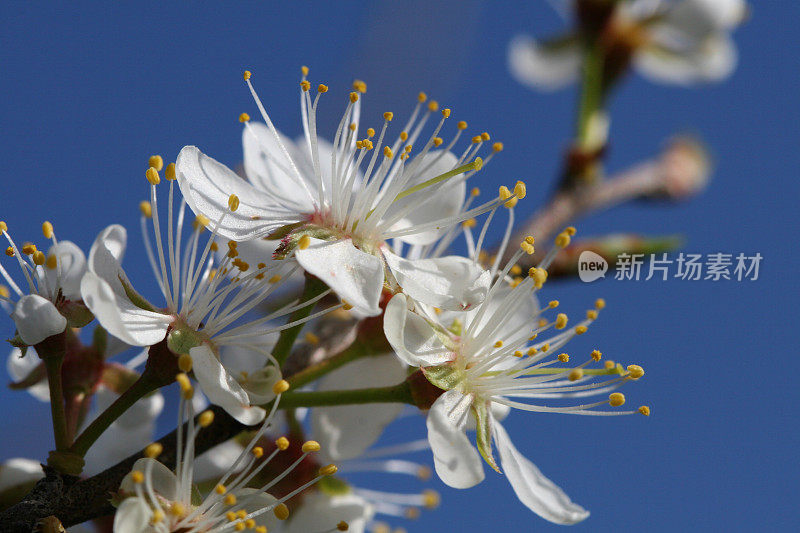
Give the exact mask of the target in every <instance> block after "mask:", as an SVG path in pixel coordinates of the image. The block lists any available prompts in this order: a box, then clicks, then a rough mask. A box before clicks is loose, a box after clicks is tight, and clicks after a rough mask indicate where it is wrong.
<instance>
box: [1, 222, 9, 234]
mask: <svg viewBox="0 0 800 533" xmlns="http://www.w3.org/2000/svg"><path fill="white" fill-rule="evenodd" d="M4 231H8V224H6V223H5V222H3V221H2V220H0V233H2V232H4Z"/></svg>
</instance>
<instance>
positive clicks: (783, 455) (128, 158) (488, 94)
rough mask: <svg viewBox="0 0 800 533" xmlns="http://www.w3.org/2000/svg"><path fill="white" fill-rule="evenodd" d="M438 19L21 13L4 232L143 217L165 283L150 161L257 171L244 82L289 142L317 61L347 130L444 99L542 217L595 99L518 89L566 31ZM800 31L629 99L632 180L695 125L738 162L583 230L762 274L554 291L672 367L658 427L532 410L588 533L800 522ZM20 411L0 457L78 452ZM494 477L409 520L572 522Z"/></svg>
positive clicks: (351, 12)
mask: <svg viewBox="0 0 800 533" xmlns="http://www.w3.org/2000/svg"><path fill="white" fill-rule="evenodd" d="M428 4H429V3H428V2H423V1H418V0H412V1H409V2H404V3H403V4H402V6H400V5H398V6H396V7H391V6H387V5H380V4H377V5H376V4H373V3H368V4H367V3H364V2H358V3H353V2H336V3H327V2H326V3H322V2H320V3H316V4H313V5H297V6H294V7H285V6H278V5H277V4H272V3H271V4H270V5H269V6H267V5H266V4H262V5H258V4H256V3H226V4H225V5H224V6H223V5H222V4H214V5H211V4H210V3H209V4H197V3H193V4H178V3H168V5H161V4H156V3H151V4H150V5H145V4H139V5H138V6H137V7H136V8H132V7H117V6H113V5H111V4H110V3H106V2H103V3H97V4H94V5H93V4H82V5H80V6H75V7H72V8H71V9H70V10H66V9H64V8H63V7H59V8H56V7H53V6H45V5H42V4H38V3H34V4H27V3H26V4H21V3H19V4H16V5H14V6H12V5H10V4H8V3H5V4H3V5H2V7H0V18H1V19H2V20H3V21H4V30H3V32H2V34H0V72H2V74H1V76H2V84H1V85H0V94H1V95H2V98H0V124H2V131H3V134H2V141H1V142H0V153H1V154H2V158H1V159H2V161H3V169H2V175H3V177H2V184H3V185H2V198H3V202H2V216H0V218H2V219H3V220H6V221H8V223H9V225H10V226H11V227H12V230H13V235H14V236H15V237H16V238H17V239H19V240H24V239H26V238H28V237H29V236H30V237H32V238H38V236H39V235H40V233H39V231H40V230H39V227H40V226H39V225H40V224H41V221H42V220H44V219H49V220H51V221H52V222H53V223H54V224H55V227H56V230H57V232H58V234H59V236H60V238H62V239H64V238H68V239H72V240H74V241H75V242H77V243H78V244H79V245H81V246H88V245H89V244H90V243H91V241H92V239H93V237H94V235H95V234H96V233H97V232H98V231H99V230H100V229H101V228H102V227H104V226H105V225H106V224H109V223H112V222H119V223H123V224H125V225H126V226H128V227H129V231H130V233H131V236H132V238H131V243H132V244H131V248H132V250H131V252H129V253H128V255H127V257H126V265H127V267H128V269H129V272H130V273H131V276H132V277H133V278H134V279H136V280H144V279H146V278H147V277H148V270H144V266H145V261H144V255H143V254H142V253H135V252H133V250H135V249H137V247H138V246H139V240H138V230H137V227H138V210H137V204H138V201H139V200H140V199H142V198H144V196H145V195H146V192H147V190H146V185H145V180H144V168H145V162H146V160H147V157H148V156H149V155H150V154H152V153H161V154H163V155H164V156H165V158H166V159H168V160H172V159H174V157H175V156H176V155H177V153H178V151H179V150H180V148H181V147H182V146H184V145H186V144H197V145H199V146H200V147H201V148H202V149H203V150H204V151H206V152H207V153H209V154H212V155H213V156H214V157H216V158H217V159H219V160H221V161H223V162H225V163H227V164H229V165H235V164H236V163H237V162H238V161H239V160H240V158H241V145H240V125H239V123H238V122H237V120H236V117H237V116H238V114H239V113H240V112H242V111H248V112H250V113H251V114H252V115H255V114H256V113H255V107H254V106H253V104H252V102H251V99H250V96H249V94H248V92H247V90H246V88H245V86H244V85H243V84H242V81H241V72H242V70H243V69H244V68H248V69H250V70H251V71H253V73H254V81H256V82H257V86H258V88H259V91H260V94H261V96H262V98H263V99H264V100H265V101H266V102H267V105H268V106H269V108H270V110H271V113H272V118H273V120H274V121H275V123H276V124H277V125H278V127H279V128H281V129H282V130H283V131H285V132H287V133H289V134H298V133H300V131H301V130H300V122H299V109H298V105H297V101H298V98H297V82H298V69H299V66H300V65H303V64H306V65H309V66H310V67H311V68H312V80H313V81H314V82H325V83H327V84H328V85H329V86H330V87H331V95H332V96H331V97H330V98H327V99H326V100H327V101H326V102H324V103H323V105H322V108H323V111H322V114H321V120H322V122H323V125H325V126H327V129H328V130H330V129H332V128H333V126H334V125H335V122H334V121H336V120H338V117H337V116H336V115H337V113H340V112H341V108H342V105H341V102H342V100H339V99H337V98H343V97H344V95H345V94H346V91H347V88H348V87H349V83H350V81H351V80H352V78H354V77H359V78H362V79H364V80H366V81H367V82H368V83H369V92H368V94H367V98H366V100H365V102H366V103H365V113H366V116H367V117H369V116H374V117H377V116H379V113H380V112H382V111H385V110H392V111H395V112H397V113H403V112H405V111H406V110H407V109H408V108H409V106H410V105H412V103H413V99H414V96H415V95H416V93H417V91H418V90H425V91H427V92H428V93H429V94H431V95H432V96H434V97H436V98H437V99H438V100H439V101H440V102H442V103H443V104H446V105H447V106H449V107H451V108H452V109H453V113H454V115H455V116H456V117H458V119H464V120H467V121H468V122H470V124H472V125H475V126H476V127H479V128H481V129H486V130H488V131H490V132H491V133H492V135H493V137H494V138H495V139H498V140H502V141H504V143H505V146H506V150H505V151H504V152H503V154H502V157H500V158H498V159H497V160H496V161H494V162H493V163H492V165H491V166H489V167H488V168H487V171H486V172H485V173H484V176H483V177H482V178H481V179H482V180H484V182H483V183H485V186H486V187H489V188H493V187H496V186H497V185H498V184H500V183H508V182H513V181H514V180H516V179H525V180H526V181H527V183H528V191H529V198H528V199H526V200H525V202H526V204H527V205H528V206H529V208H530V209H533V208H534V207H535V206H536V205H538V203H539V202H541V201H543V200H544V198H545V197H546V195H547V193H548V190H549V189H550V187H551V185H552V182H553V177H554V175H555V173H556V171H557V167H558V163H559V154H560V153H561V152H560V151H561V149H562V148H563V147H564V145H565V143H566V142H567V140H568V138H569V134H570V131H571V125H572V122H573V116H572V115H573V107H574V102H575V94H574V92H572V91H565V92H560V93H555V94H548V95H541V94H537V93H533V92H530V91H528V90H527V89H525V88H523V87H522V86H520V85H518V84H516V83H515V82H514V81H513V80H512V79H511V77H510V76H509V74H508V72H507V71H506V68H505V47H506V43H507V41H508V40H509V39H510V38H511V37H512V36H513V35H514V34H516V33H519V32H535V33H538V34H540V35H542V34H548V33H550V32H551V31H553V30H554V29H556V28H557V27H558V24H559V21H558V19H557V17H556V16H555V14H554V13H553V12H552V11H551V10H550V8H549V7H548V6H547V5H546V3H545V2H519V3H516V4H512V3H502V4H500V3H490V2H478V1H470V2H455V1H446V2H441V3H437V4H436V5H428ZM430 4H433V3H432V2H431V3H430ZM798 16H800V6H798V5H795V4H794V3H792V2H757V5H755V6H754V11H753V17H752V19H751V20H750V21H749V22H748V23H747V24H746V25H745V26H744V27H742V28H741V29H740V30H739V31H738V32H737V33H736V41H737V43H738V45H739V51H740V55H741V58H740V59H741V62H740V66H739V68H738V69H737V71H736V73H735V75H734V76H733V77H732V78H731V79H730V80H729V81H727V82H725V83H722V84H719V85H714V86H707V87H702V88H698V89H693V90H685V89H680V88H673V87H666V86H656V85H652V84H650V83H648V82H646V81H643V80H642V79H640V78H638V77H633V78H631V79H630V80H629V82H628V83H627V84H626V85H625V87H624V89H623V90H622V91H621V92H620V93H619V94H617V95H616V98H615V99H614V104H613V106H612V117H613V125H612V152H611V154H610V158H609V163H608V166H609V169H610V170H612V171H613V170H615V169H622V168H624V167H626V166H627V165H629V164H632V163H634V162H636V161H638V160H640V159H642V158H645V157H648V156H649V155H651V154H653V153H654V152H655V151H656V150H658V148H659V146H660V145H661V143H662V142H663V141H664V140H665V139H666V138H668V137H669V136H670V135H672V134H673V133H675V132H678V131H690V132H694V133H696V134H698V135H700V136H702V138H703V139H705V140H706V142H707V143H708V144H709V146H710V147H711V149H712V150H713V153H714V155H715V159H716V163H717V168H716V171H715V173H714V178H713V181H712V183H711V186H710V188H709V189H708V190H707V191H706V192H705V193H704V194H702V195H701V196H699V197H698V198H696V199H694V200H692V201H691V202H688V203H686V204H682V205H678V206H660V205H659V206H653V205H635V206H629V207H626V208H624V209H619V210H617V211H614V212H612V213H608V214H606V215H603V216H602V217H593V218H591V219H588V220H586V221H584V222H583V223H581V224H580V227H579V230H580V231H581V233H582V234H584V235H596V234H603V233H607V232H616V231H637V232H641V233H647V234H672V233H681V234H683V235H685V236H686V238H687V244H686V248H685V249H686V251H689V252H696V253H709V252H729V253H734V254H735V253H738V252H745V253H755V252H760V253H761V254H762V255H763V256H764V260H763V263H762V269H761V277H760V279H759V280H758V281H757V282H750V283H745V282H742V283H737V282H733V281H730V282H717V283H712V282H702V281H701V282H688V281H670V282H655V281H651V282H648V283H645V282H641V281H640V282H638V283H636V282H619V281H614V280H612V279H609V280H606V281H603V282H597V283H594V284H591V285H583V284H580V283H579V282H576V283H571V284H560V285H558V286H557V285H556V284H553V285H552V286H551V287H550V290H549V291H548V293H547V297H548V298H550V297H556V298H558V299H560V300H561V301H562V303H563V305H564V306H566V307H567V309H574V310H576V311H577V310H580V309H583V308H584V307H583V306H585V305H586V304H587V303H588V302H591V301H593V300H594V299H595V298H596V297H598V296H603V297H605V298H606V300H607V301H608V303H609V307H608V308H607V310H606V311H605V312H604V314H603V316H602V317H601V319H600V320H599V321H598V322H597V323H596V325H595V326H594V327H593V328H592V330H590V334H589V335H587V336H585V337H582V338H581V339H580V341H581V343H582V344H578V343H576V345H575V346H573V350H579V349H582V348H585V349H586V350H590V349H591V348H593V347H595V346H596V347H599V348H600V349H601V350H602V351H603V352H604V353H605V354H607V355H608V356H609V357H612V358H614V359H617V360H620V361H626V362H634V361H636V362H640V363H641V364H642V365H643V366H644V367H645V369H646V371H647V376H646V378H645V379H644V380H642V381H641V382H639V383H637V384H635V385H633V386H630V387H628V388H627V390H626V391H625V392H626V394H627V396H628V398H629V401H631V402H632V403H633V404H634V405H639V404H642V403H647V404H649V405H651V407H652V409H653V415H652V416H651V417H650V418H649V419H645V418H643V417H619V418H611V419H609V418H591V417H566V416H557V415H529V416H526V415H525V414H523V413H515V415H514V416H512V417H511V418H510V420H509V422H508V425H507V427H508V429H509V432H510V433H511V435H512V437H514V438H515V441H516V443H517V446H518V447H519V448H520V449H521V450H523V451H524V452H525V453H526V454H527V455H528V456H529V457H530V458H531V459H532V460H533V461H534V462H536V463H537V465H538V466H539V467H540V468H541V469H542V471H544V472H545V473H546V474H547V475H548V476H550V477H551V478H552V479H553V480H555V481H556V482H557V483H559V484H560V485H561V486H562V487H564V489H565V490H566V491H567V492H568V493H569V494H570V495H571V496H572V498H573V499H574V500H575V501H577V502H579V503H581V504H583V505H584V506H586V507H587V508H588V509H590V510H591V511H592V517H591V518H590V519H589V520H588V521H587V522H585V523H584V524H582V525H580V526H576V529H578V530H581V531H606V530H608V531H612V530H614V531H620V530H622V531H640V530H642V529H644V528H647V529H648V530H650V531H674V530H675V529H676V528H677V529H680V530H684V531H690V530H697V531H700V530H752V529H755V528H761V529H763V530H777V529H787V528H788V526H789V524H796V523H797V521H798V519H800V513H798V510H797V509H798V507H797V505H796V504H795V503H794V502H793V501H792V500H794V496H793V494H794V493H795V492H796V489H797V488H798V487H797V484H798V482H797V480H798V473H800V472H798V467H797V458H796V455H794V454H795V453H796V450H797V449H798V445H799V444H800V439H798V430H797V422H796V420H797V416H796V415H797V407H796V406H797V404H798V400H800V398H799V397H798V393H797V390H798V388H797V385H796V382H795V379H794V378H795V377H797V376H796V373H797V372H798V371H800V365H798V357H797V354H796V351H797V349H796V336H795V335H794V331H795V325H796V322H797V312H796V309H797V293H798V290H797V288H798V284H797V281H796V280H797V272H796V266H797V263H796V261H797V259H798V254H797V252H796V246H795V245H793V244H792V243H793V242H794V239H795V238H797V229H798V218H797V207H796V202H797V200H798V192H800V191H798V178H800V176H798V168H800V158H799V157H798V133H797V131H798V129H797V124H798V123H800V122H799V121H798V118H800V117H798V109H799V107H798V104H797V100H798V94H800V91H799V89H800V84H799V83H798V72H800V70H798V66H800V65H798V52H797V49H796V46H795V45H794V44H792V43H795V42H796V39H795V37H796V29H795V28H793V27H790V25H789V21H796V20H797V19H798ZM323 131H324V129H323ZM138 249H139V250H141V248H138ZM137 270H138V272H137ZM12 331H13V330H12V327H11V322H10V320H8V321H5V322H3V323H0V334H2V335H3V336H4V338H6V337H9V336H10V335H11V333H12ZM0 401H2V406H3V409H4V412H5V413H6V415H5V416H4V417H3V425H2V426H1V427H2V435H3V437H2V439H0V459H5V458H8V457H11V456H14V455H19V454H20V453H21V452H22V451H23V450H24V451H25V452H26V453H28V454H29V455H30V456H32V457H34V458H40V459H42V458H44V457H45V456H46V452H47V450H48V449H49V448H50V446H51V438H52V437H51V436H50V434H49V433H48V432H46V431H44V429H43V428H47V427H48V426H47V424H48V408H47V406H46V405H44V404H39V403H37V402H35V401H34V400H32V399H30V398H29V397H28V396H27V395H25V394H21V393H11V392H10V391H8V390H5V389H3V390H0ZM168 418H171V417H168ZM423 427H424V426H423V424H422V419H418V420H415V421H406V422H404V423H403V425H402V429H403V432H400V431H398V432H396V436H398V438H416V437H418V436H421V435H422V434H423V433H422V429H423ZM162 429H164V430H166V429H167V428H166V426H164V427H163V428H162ZM400 433H402V434H400ZM421 457H425V456H424V455H422V456H421ZM487 478H488V479H487V481H486V482H485V483H484V484H483V485H481V486H479V487H478V488H475V489H472V490H470V491H455V490H449V489H446V488H445V487H437V488H441V489H442V492H443V496H444V502H443V506H442V507H441V508H440V509H439V510H438V511H436V512H433V513H428V514H426V515H425V516H426V519H427V521H426V522H419V523H417V524H414V523H409V524H405V525H406V527H407V528H408V529H409V530H412V531H414V530H416V531H448V530H451V527H452V526H453V524H459V530H463V531H486V530H489V529H491V530H494V531H527V530H529V529H530V530H533V529H536V530H542V531H545V530H550V529H555V526H550V525H549V524H548V523H546V522H544V521H542V520H540V519H538V518H536V517H534V516H532V515H530V514H529V513H528V512H527V511H526V510H525V509H524V508H523V507H522V506H521V505H520V504H518V502H517V501H516V498H515V497H514V494H513V492H512V491H511V489H510V487H509V486H508V484H507V482H506V480H504V479H502V477H500V476H496V475H493V474H488V475H487ZM371 482H372V483H376V482H380V479H374V480H371ZM434 485H438V482H435V483H434ZM372 486H375V485H374V484H373V485H372Z"/></svg>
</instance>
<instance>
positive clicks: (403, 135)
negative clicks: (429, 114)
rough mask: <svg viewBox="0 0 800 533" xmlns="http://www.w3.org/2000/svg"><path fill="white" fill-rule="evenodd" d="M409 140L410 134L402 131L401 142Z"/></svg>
mask: <svg viewBox="0 0 800 533" xmlns="http://www.w3.org/2000/svg"><path fill="white" fill-rule="evenodd" d="M407 139H408V132H406V131H401V132H400V140H401V141H405V140H407Z"/></svg>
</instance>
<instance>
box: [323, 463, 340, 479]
mask: <svg viewBox="0 0 800 533" xmlns="http://www.w3.org/2000/svg"><path fill="white" fill-rule="evenodd" d="M338 470H339V467H337V466H336V465H335V464H329V465H326V466H323V467H322V468H320V469H319V475H320V476H332V475H334V474H335V473H336V472H337V471H338Z"/></svg>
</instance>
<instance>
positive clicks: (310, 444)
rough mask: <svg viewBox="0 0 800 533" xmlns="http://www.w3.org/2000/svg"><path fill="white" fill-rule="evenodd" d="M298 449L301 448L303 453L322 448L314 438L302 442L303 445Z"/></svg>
mask: <svg viewBox="0 0 800 533" xmlns="http://www.w3.org/2000/svg"><path fill="white" fill-rule="evenodd" d="M300 449H301V450H303V453H311V452H318V451H320V450H321V449H322V448H321V447H320V445H319V442H317V441H315V440H307V441H306V442H304V443H303V446H302V448H300Z"/></svg>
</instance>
